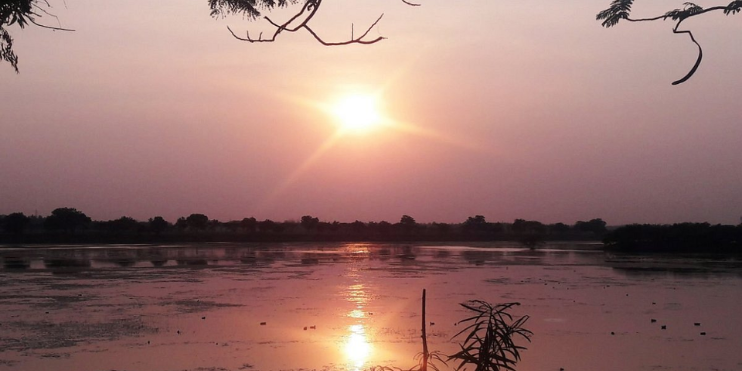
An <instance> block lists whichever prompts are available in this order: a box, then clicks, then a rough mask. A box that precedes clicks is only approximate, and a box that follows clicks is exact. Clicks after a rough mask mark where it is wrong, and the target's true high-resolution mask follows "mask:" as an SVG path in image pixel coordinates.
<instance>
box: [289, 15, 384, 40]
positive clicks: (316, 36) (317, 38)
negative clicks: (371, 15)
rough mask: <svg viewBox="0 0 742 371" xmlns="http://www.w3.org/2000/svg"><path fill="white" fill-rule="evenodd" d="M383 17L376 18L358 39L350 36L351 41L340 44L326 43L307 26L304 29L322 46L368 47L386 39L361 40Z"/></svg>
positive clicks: (380, 37)
mask: <svg viewBox="0 0 742 371" xmlns="http://www.w3.org/2000/svg"><path fill="white" fill-rule="evenodd" d="M383 16H384V14H382V15H380V16H379V18H377V19H376V21H375V22H374V23H373V24H371V26H369V28H368V29H366V32H364V33H363V35H361V36H360V37H358V38H353V37H352V36H351V39H350V40H346V41H340V42H327V41H325V40H323V39H322V38H321V37H319V35H317V33H316V32H314V30H312V29H311V28H309V26H308V25H304V28H305V29H306V30H307V31H309V33H310V34H311V35H312V36H314V38H315V39H316V40H317V41H319V43H320V44H322V45H324V46H339V45H350V44H365V45H368V44H374V43H377V42H379V41H381V40H384V39H386V37H383V36H379V37H377V38H375V39H372V40H363V38H364V37H366V35H368V33H369V31H371V29H372V28H374V26H376V24H377V23H379V21H380V20H381V17H383Z"/></svg>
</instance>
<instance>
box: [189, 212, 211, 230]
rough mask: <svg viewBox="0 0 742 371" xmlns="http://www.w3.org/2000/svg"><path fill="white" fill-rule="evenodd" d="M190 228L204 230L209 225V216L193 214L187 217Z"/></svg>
mask: <svg viewBox="0 0 742 371" xmlns="http://www.w3.org/2000/svg"><path fill="white" fill-rule="evenodd" d="M186 223H187V225H188V228H191V229H196V230H204V229H206V227H207V226H208V225H209V217H208V216H206V215H204V214H191V215H188V217H187V218H186Z"/></svg>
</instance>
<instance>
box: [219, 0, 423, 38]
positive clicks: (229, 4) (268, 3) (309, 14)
mask: <svg viewBox="0 0 742 371" xmlns="http://www.w3.org/2000/svg"><path fill="white" fill-rule="evenodd" d="M402 2H404V3H405V4H407V5H411V6H418V5H420V4H415V3H411V2H409V1H407V0H402ZM302 3H303V4H302ZM289 4H302V5H301V8H300V9H299V10H298V11H297V12H296V13H294V14H293V15H292V16H290V17H289V18H288V19H287V20H284V21H281V22H276V21H274V20H273V19H272V18H269V17H268V16H263V19H265V20H266V21H267V22H268V23H269V24H270V25H271V26H273V27H274V28H275V29H274V30H273V32H272V33H271V34H270V35H267V36H266V37H263V33H260V34H259V35H258V37H257V38H256V37H254V36H250V33H249V31H248V32H246V33H245V37H240V36H237V34H235V33H234V31H232V29H231V28H229V27H227V29H228V30H229V32H230V33H231V34H232V36H234V37H235V38H236V39H238V40H242V41H248V42H251V43H256V42H257V43H263V42H273V41H276V38H277V37H278V36H279V35H280V34H281V33H282V32H284V31H285V32H297V31H306V32H308V33H309V34H310V35H312V37H314V39H315V40H317V41H318V42H319V43H320V44H322V45H325V46H336V45H349V44H374V43H377V42H379V41H381V40H384V39H385V37H382V36H377V37H375V38H368V37H367V36H368V33H369V32H370V31H371V30H372V29H373V28H374V27H375V26H376V25H377V24H378V23H379V21H380V20H381V18H382V17H383V16H384V14H381V15H380V16H379V17H378V18H377V19H376V21H374V22H373V23H371V25H370V26H369V27H368V28H366V30H365V31H364V32H362V33H359V34H356V33H355V30H354V27H353V25H352V24H351V29H350V37H349V38H348V39H346V40H343V41H326V40H325V39H324V38H323V37H321V36H319V34H317V32H316V31H315V30H314V29H313V28H311V27H310V25H309V23H310V21H311V20H312V18H314V16H315V15H316V14H317V11H318V10H319V8H320V6H321V5H322V0H278V1H276V0H209V7H210V8H211V16H212V17H215V18H216V17H224V16H226V15H229V14H240V15H243V16H245V17H247V18H249V19H256V18H258V17H259V16H261V15H262V12H261V9H262V10H264V11H265V10H268V11H270V10H271V9H273V8H275V7H276V6H279V7H285V6H287V5H289Z"/></svg>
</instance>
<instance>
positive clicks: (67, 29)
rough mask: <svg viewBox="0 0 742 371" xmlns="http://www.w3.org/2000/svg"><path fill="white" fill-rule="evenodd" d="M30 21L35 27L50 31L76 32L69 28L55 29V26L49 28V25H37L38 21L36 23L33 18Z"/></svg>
mask: <svg viewBox="0 0 742 371" xmlns="http://www.w3.org/2000/svg"><path fill="white" fill-rule="evenodd" d="M28 20H29V21H30V22H31V23H33V24H34V25H36V26H38V27H41V28H46V29H49V30H54V31H70V32H73V31H75V30H73V29H69V28H62V27H54V26H47V25H44V24H41V23H36V21H35V20H34V19H33V18H29V19H28Z"/></svg>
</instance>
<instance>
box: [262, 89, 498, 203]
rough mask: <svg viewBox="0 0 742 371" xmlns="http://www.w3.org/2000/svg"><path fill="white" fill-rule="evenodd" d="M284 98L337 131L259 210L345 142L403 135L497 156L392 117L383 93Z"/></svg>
mask: <svg viewBox="0 0 742 371" xmlns="http://www.w3.org/2000/svg"><path fill="white" fill-rule="evenodd" d="M284 99H286V100H288V101H290V102H292V103H294V104H295V105H297V106H300V107H304V108H308V109H310V110H313V111H315V112H319V113H321V116H323V117H324V118H325V120H326V123H327V124H332V125H333V126H335V129H334V130H333V131H332V132H331V134H330V135H329V136H328V137H327V138H326V139H325V140H324V141H323V142H322V143H321V144H320V145H319V147H317V149H315V150H314V151H313V152H312V153H311V154H309V156H307V157H306V159H305V160H304V161H302V162H301V163H300V164H299V165H298V166H297V167H296V169H295V170H294V171H292V172H291V173H289V174H288V175H287V176H286V178H284V179H283V181H281V182H280V183H279V184H278V185H277V186H276V187H274V188H273V189H272V191H271V192H270V193H269V194H268V195H267V196H266V197H263V199H262V200H263V201H262V202H261V203H260V204H259V205H257V207H256V211H264V210H265V209H267V208H269V207H270V205H271V204H272V203H273V202H274V201H275V200H276V199H277V198H278V196H280V195H281V194H283V192H285V191H286V190H287V189H288V188H290V187H291V186H292V185H293V184H294V183H296V182H297V181H298V180H299V179H300V178H301V177H302V176H303V175H304V174H306V173H307V172H308V171H309V170H310V169H311V168H312V167H313V165H314V164H315V163H316V162H317V161H318V160H319V159H321V158H322V157H323V155H325V154H326V153H328V152H329V151H331V150H332V149H334V148H336V147H337V145H338V144H339V143H341V142H342V141H344V140H354V141H374V140H378V139H379V137H381V136H384V135H394V134H397V135H399V134H401V135H408V136H413V137H417V138H421V139H425V140H428V141H431V142H434V143H437V144H442V145H445V146H451V147H455V148H459V149H462V150H466V151H470V152H474V153H478V154H480V155H487V156H494V155H496V153H495V151H494V150H493V149H492V148H490V147H488V146H484V145H482V144H480V143H478V142H477V141H476V140H474V139H471V138H467V137H465V136H463V135H456V134H453V133H451V132H444V131H440V130H435V129H432V128H426V127H423V126H421V125H416V124H414V123H410V122H404V121H401V120H397V119H394V118H393V117H390V115H389V114H388V113H387V112H386V111H385V107H384V91H382V90H379V91H372V90H366V91H352V92H345V93H344V94H341V95H338V96H336V97H335V98H334V99H327V100H325V101H316V100H309V99H301V98H297V97H284ZM351 137H352V138H351Z"/></svg>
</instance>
